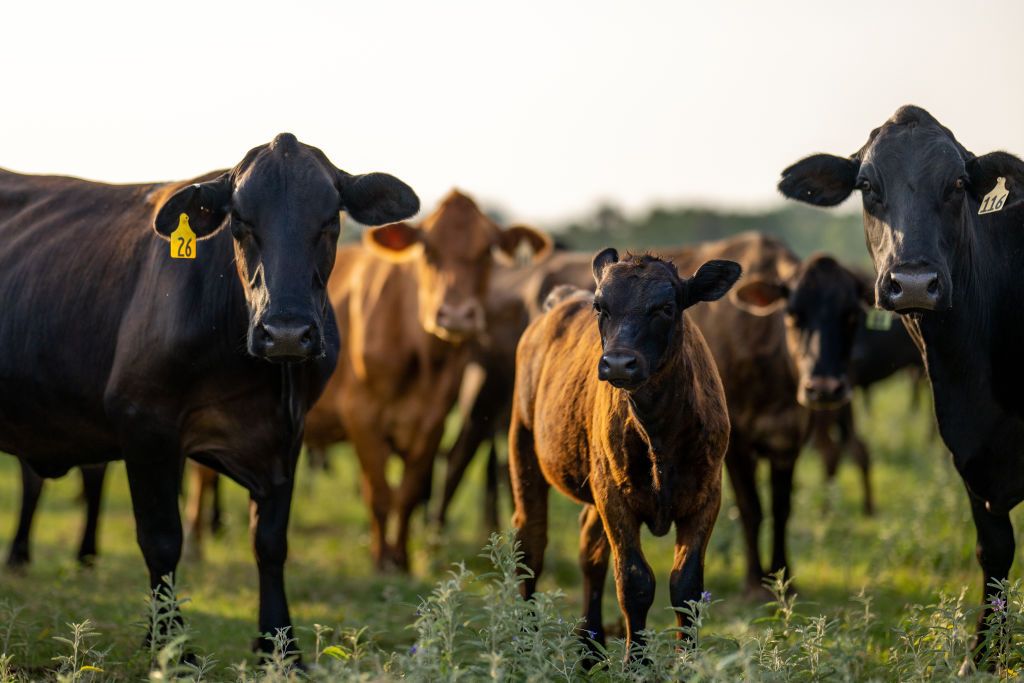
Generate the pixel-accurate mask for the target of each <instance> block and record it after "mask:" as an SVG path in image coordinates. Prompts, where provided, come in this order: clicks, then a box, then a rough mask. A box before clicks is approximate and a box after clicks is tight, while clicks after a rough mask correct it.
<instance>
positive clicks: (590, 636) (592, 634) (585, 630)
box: [583, 628, 597, 640]
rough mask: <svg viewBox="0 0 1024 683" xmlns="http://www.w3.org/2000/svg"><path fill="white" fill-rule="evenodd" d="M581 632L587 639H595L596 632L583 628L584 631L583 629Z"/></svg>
mask: <svg viewBox="0 0 1024 683" xmlns="http://www.w3.org/2000/svg"><path fill="white" fill-rule="evenodd" d="M583 632H584V633H586V634H587V637H588V638H590V639H591V640H594V639H595V638H597V631H591V630H590V629H588V628H585V629H583Z"/></svg>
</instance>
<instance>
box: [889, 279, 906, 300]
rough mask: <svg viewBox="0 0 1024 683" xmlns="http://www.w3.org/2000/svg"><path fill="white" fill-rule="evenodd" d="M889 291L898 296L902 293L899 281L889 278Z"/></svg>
mask: <svg viewBox="0 0 1024 683" xmlns="http://www.w3.org/2000/svg"><path fill="white" fill-rule="evenodd" d="M889 291H891V292H892V294H893V296H898V295H900V294H902V293H903V287H901V286H900V283H899V282H896V280H893V279H891V278H890V279H889Z"/></svg>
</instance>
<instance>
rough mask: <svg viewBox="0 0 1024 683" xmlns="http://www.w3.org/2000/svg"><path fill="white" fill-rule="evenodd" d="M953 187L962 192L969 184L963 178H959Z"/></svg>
mask: <svg viewBox="0 0 1024 683" xmlns="http://www.w3.org/2000/svg"><path fill="white" fill-rule="evenodd" d="M953 187H954V188H956V189H957V190H962V189H964V188H965V187H967V182H966V181H965V180H964V179H963V178H957V179H956V180H954V181H953Z"/></svg>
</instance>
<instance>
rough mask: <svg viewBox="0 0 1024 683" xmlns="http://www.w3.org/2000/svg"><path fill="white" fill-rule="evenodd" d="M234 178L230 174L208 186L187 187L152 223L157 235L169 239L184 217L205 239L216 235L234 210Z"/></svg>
mask: <svg viewBox="0 0 1024 683" xmlns="http://www.w3.org/2000/svg"><path fill="white" fill-rule="evenodd" d="M231 194H232V184H231V178H230V177H229V176H228V174H227V173H225V174H223V175H221V176H219V177H217V178H215V179H213V180H210V181H208V182H205V183H195V184H192V185H187V186H185V187H183V188H181V189H180V190H178V191H177V192H175V193H174V194H172V195H171V196H170V197H168V199H167V201H165V202H164V204H163V206H161V207H160V210H159V211H157V213H156V218H155V219H154V220H153V228H154V229H155V230H156V232H157V234H158V235H160V236H162V237H165V238H167V239H170V237H171V233H172V232H174V231H175V230H176V229H177V228H178V223H179V220H180V218H181V214H186V215H187V216H188V224H189V227H190V228H192V232H194V233H195V234H196V237H197V238H199V239H203V238H204V237H209V236H210V235H212V234H213V233H215V232H217V229H218V228H220V226H221V225H223V224H224V219H225V218H227V215H228V212H230V211H231Z"/></svg>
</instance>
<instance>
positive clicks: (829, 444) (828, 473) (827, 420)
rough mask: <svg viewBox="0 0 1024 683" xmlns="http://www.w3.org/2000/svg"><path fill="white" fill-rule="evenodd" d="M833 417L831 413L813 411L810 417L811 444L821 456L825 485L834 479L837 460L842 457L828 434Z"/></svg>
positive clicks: (833, 420)
mask: <svg viewBox="0 0 1024 683" xmlns="http://www.w3.org/2000/svg"><path fill="white" fill-rule="evenodd" d="M834 415H835V414H834V413H833V412H832V411H815V412H814V413H813V414H812V416H811V443H812V444H813V445H814V450H816V451H818V453H820V454H821V459H822V462H823V463H824V465H825V483H829V482H831V481H832V480H833V479H835V478H836V473H837V472H838V471H839V458H840V456H841V455H842V449H841V448H840V446H839V444H837V443H836V442H835V439H833V438H832V434H831V433H830V432H829V428H830V427H831V426H832V425H833V423H834V422H835V417H834Z"/></svg>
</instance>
